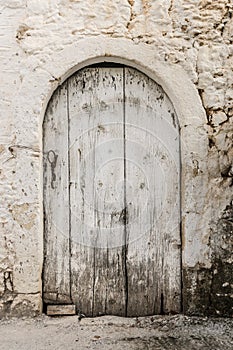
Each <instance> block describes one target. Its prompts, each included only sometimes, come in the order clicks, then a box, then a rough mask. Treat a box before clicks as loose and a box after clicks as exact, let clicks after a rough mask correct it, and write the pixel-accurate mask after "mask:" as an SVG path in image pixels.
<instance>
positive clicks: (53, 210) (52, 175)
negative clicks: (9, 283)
mask: <svg viewBox="0 0 233 350" xmlns="http://www.w3.org/2000/svg"><path fill="white" fill-rule="evenodd" d="M43 131H44V152H43V163H44V220H45V224H44V254H45V259H44V272H43V293H44V301H45V302H47V303H53V302H54V303H59V302H61V303H69V302H70V271H69V255H70V253H69V164H68V115H67V83H64V84H63V85H62V86H61V87H59V88H58V90H57V91H56V92H55V93H54V95H53V97H52V99H51V101H50V102H49V105H48V108H47V111H46V115H45V119H44V124H43Z"/></svg>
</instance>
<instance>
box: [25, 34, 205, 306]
mask: <svg viewBox="0 0 233 350" xmlns="http://www.w3.org/2000/svg"><path fill="white" fill-rule="evenodd" d="M101 62H113V63H120V64H123V65H126V66H129V67H132V68H136V69H137V70H139V71H141V72H142V73H144V74H145V75H147V76H148V77H149V78H151V79H153V80H154V81H155V82H156V83H157V84H159V85H161V86H162V88H163V90H164V91H165V93H166V94H167V95H168V97H169V98H170V100H171V102H172V104H173V106H174V109H175V111H176V114H177V117H178V120H179V124H180V142H181V149H180V151H181V155H180V158H181V218H182V220H181V224H180V226H181V237H182V269H184V268H185V267H194V266H195V265H196V264H198V263H203V264H204V265H205V264H207V263H208V261H207V259H206V254H205V253H206V252H208V250H209V248H208V246H207V244H205V243H203V242H201V237H202V236H201V234H202V233H201V232H199V231H200V229H199V228H200V225H201V223H202V216H201V215H200V213H198V212H197V210H196V204H197V203H198V204H199V205H201V204H203V201H204V199H203V198H204V195H203V198H201V199H200V198H199V193H200V191H203V193H206V189H205V187H206V186H205V185H204V184H205V183H207V176H208V174H207V171H206V169H207V165H206V162H205V159H207V149H208V144H207V138H206V132H205V129H204V125H205V111H204V108H203V106H202V103H201V99H200V96H199V94H198V91H197V89H196V86H195V84H194V82H193V81H192V79H194V78H193V77H192V76H189V75H188V74H187V72H186V71H185V70H184V69H183V68H181V66H178V65H177V64H170V63H168V62H165V61H162V60H161V57H160V56H159V55H158V54H157V53H156V52H155V50H154V49H153V48H151V47H149V46H148V45H146V44H144V43H140V44H135V43H133V42H132V41H131V40H129V39H119V38H90V39H85V40H81V41H79V42H77V43H74V44H72V45H70V46H68V47H66V48H65V49H64V50H63V51H62V52H60V53H58V54H53V55H52V57H51V60H50V61H49V62H47V63H46V64H45V67H44V68H43V71H42V72H41V71H38V72H37V81H39V82H40V83H39V84H38V86H36V88H35V87H34V88H32V81H31V78H30V76H27V77H26V79H25V81H24V84H23V89H22V90H23V92H24V93H25V94H26V95H27V96H30V99H31V101H38V96H40V98H39V100H40V104H39V107H38V109H37V110H36V111H35V110H34V109H33V108H34V103H33V104H32V106H30V108H29V110H30V109H32V115H36V116H37V118H39V119H38V123H39V124H38V127H39V134H40V139H39V143H40V150H41V156H40V177H39V188H40V191H39V193H38V196H39V212H38V220H39V222H40V224H39V233H38V244H39V252H38V251H37V254H38V267H39V269H40V271H42V267H43V260H44V254H43V237H44V228H43V226H44V225H43V222H44V217H43V166H42V163H43V131H42V125H43V118H44V115H45V111H46V108H47V104H48V102H49V100H50V98H51V96H52V94H53V92H54V91H55V90H56V88H57V87H58V85H60V84H61V83H63V82H64V81H65V80H66V79H67V78H68V77H69V76H71V75H72V74H73V73H74V72H76V71H78V70H80V69H81V68H83V67H85V66H89V65H92V64H98V63H101ZM48 72H49V73H48ZM34 79H35V76H34ZM22 90H21V93H22ZM184 97H185V98H184ZM27 107H28V106H27ZM20 112H21V113H22V115H23V114H24V113H25V110H24V109H22V110H20V111H19V113H20ZM27 112H28V110H27ZM28 114H30V113H28ZM190 135H192V142H191V143H190V142H189V140H190ZM197 149H199V150H200V152H199V153H198V154H197ZM195 160H196V161H198V162H199V167H200V166H201V168H202V172H201V174H200V176H197V177H196V178H195V179H194V178H191V177H190V176H189V174H190V172H191V171H192V169H193V164H194V161H195ZM197 187H199V191H198V193H195V191H194V188H197ZM188 212H192V218H190V219H189V218H187V215H186V214H187V213H188ZM193 222H195V225H193ZM197 240H199V248H198V249H195V246H196V242H197ZM32 254H34V252H33V253H32ZM38 283H39V286H40V291H41V293H42V275H41V274H40V277H39V278H38ZM41 296H42V294H40V297H39V298H40V305H41V309H42V303H43V302H42V298H41Z"/></svg>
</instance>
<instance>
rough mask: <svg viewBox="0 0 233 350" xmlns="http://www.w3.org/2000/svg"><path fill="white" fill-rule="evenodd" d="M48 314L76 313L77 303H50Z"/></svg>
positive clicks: (66, 314) (71, 314) (70, 314)
mask: <svg viewBox="0 0 233 350" xmlns="http://www.w3.org/2000/svg"><path fill="white" fill-rule="evenodd" d="M47 315H48V316H73V315H76V307H75V305H48V306H47Z"/></svg>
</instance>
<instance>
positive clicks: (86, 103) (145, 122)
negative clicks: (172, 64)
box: [43, 65, 181, 316]
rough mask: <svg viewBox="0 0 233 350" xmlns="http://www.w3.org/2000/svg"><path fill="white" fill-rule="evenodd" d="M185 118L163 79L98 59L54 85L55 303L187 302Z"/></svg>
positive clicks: (49, 140) (50, 290) (127, 307)
mask: <svg viewBox="0 0 233 350" xmlns="http://www.w3.org/2000/svg"><path fill="white" fill-rule="evenodd" d="M179 154H180V152H179V127H178V122H177V117H176V113H175V111H174V108H173V106H172V104H171V102H170V100H169V99H168V97H167V95H166V94H165V93H164V91H163V90H162V88H161V87H160V86H159V85H157V84H156V83H155V82H154V81H153V80H151V79H150V78H148V77H147V76H145V75H144V74H142V73H141V72H139V71H137V70H135V69H132V68H129V67H125V66H120V65H115V66H113V65H112V66H110V65H105V66H104V65H101V66H90V67H87V68H85V69H82V70H81V71H79V72H77V73H76V74H74V75H73V76H72V77H70V78H69V79H68V80H67V81H66V82H65V83H63V85H61V86H60V87H59V88H58V89H57V90H56V92H55V93H54V95H53V97H52V99H51V101H50V103H49V105H48V108H47V112H46V115H45V121H44V220H45V224H44V247H45V248H44V254H45V256H44V273H43V297H44V302H45V303H47V304H51V303H55V304H66V303H75V304H76V305H77V309H79V310H81V311H82V312H83V313H85V314H86V315H89V316H92V315H101V314H113V315H127V316H138V315H151V314H158V313H166V312H179V311H180V305H181V272H180V269H181V266H180V261H181V258H180V257H181V248H180V155H179Z"/></svg>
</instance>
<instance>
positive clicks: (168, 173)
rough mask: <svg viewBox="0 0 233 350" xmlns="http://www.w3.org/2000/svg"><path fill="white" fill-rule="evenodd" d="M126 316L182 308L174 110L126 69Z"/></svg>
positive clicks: (143, 79) (157, 90) (152, 86)
mask: <svg viewBox="0 0 233 350" xmlns="http://www.w3.org/2000/svg"><path fill="white" fill-rule="evenodd" d="M125 124H126V127H125V128H126V130H125V137H126V144H125V158H126V170H125V172H126V198H127V213H128V218H127V220H128V224H127V226H126V241H127V244H128V247H127V261H126V269H127V277H128V305H127V315H128V316H135V315H150V314H157V313H160V312H179V311H180V293H181V276H180V254H181V251H180V228H179V223H180V207H179V205H180V160H179V130H178V123H177V118H176V114H175V111H174V108H173V107H172V105H171V103H170V101H169V100H168V98H167V96H166V95H165V93H164V92H163V90H162V89H161V88H160V87H159V86H158V85H157V84H156V83H155V82H154V81H152V80H151V79H149V78H148V77H146V76H145V75H144V74H142V73H140V72H138V71H136V70H134V69H131V68H125Z"/></svg>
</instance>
